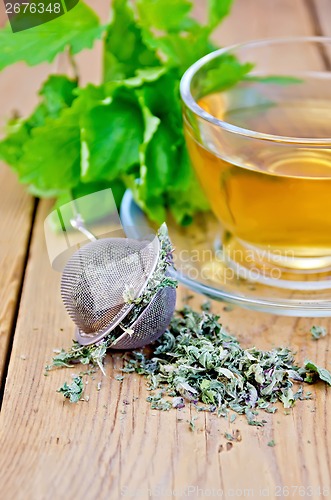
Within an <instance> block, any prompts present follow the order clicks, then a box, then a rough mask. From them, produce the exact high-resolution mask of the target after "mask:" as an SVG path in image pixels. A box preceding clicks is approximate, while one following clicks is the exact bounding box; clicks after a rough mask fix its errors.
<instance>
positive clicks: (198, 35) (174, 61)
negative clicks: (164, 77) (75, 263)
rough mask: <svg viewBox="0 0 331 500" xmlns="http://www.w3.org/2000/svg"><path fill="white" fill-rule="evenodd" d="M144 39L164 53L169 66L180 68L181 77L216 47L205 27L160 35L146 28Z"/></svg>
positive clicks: (151, 46)
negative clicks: (157, 35)
mask: <svg viewBox="0 0 331 500" xmlns="http://www.w3.org/2000/svg"><path fill="white" fill-rule="evenodd" d="M144 40H145V42H146V44H147V45H148V46H149V47H150V48H151V49H152V50H155V51H158V52H159V53H161V54H162V57H163V59H164V60H165V64H166V65H167V66H169V67H176V68H178V70H179V78H180V76H182V74H183V73H184V71H185V70H186V69H187V68H188V67H189V66H191V64H193V63H194V62H195V61H197V60H198V59H200V58H201V57H203V56H204V55H206V54H208V53H209V52H211V51H213V50H214V49H215V46H214V45H213V44H212V43H211V42H210V40H209V30H208V29H207V28H205V27H198V28H197V29H195V30H193V31H191V32H187V33H181V32H179V33H174V32H171V33H168V34H167V35H164V36H160V37H156V36H155V35H154V34H153V33H151V32H148V31H147V30H146V31H145V32H144Z"/></svg>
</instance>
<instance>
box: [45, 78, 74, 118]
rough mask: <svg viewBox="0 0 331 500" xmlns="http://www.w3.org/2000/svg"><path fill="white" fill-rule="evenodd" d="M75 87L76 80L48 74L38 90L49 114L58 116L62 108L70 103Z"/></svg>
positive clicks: (72, 99)
mask: <svg viewBox="0 0 331 500" xmlns="http://www.w3.org/2000/svg"><path fill="white" fill-rule="evenodd" d="M76 88H77V81H75V80H70V79H69V78H67V77H66V76H63V75H50V77H49V78H48V80H47V81H46V82H45V83H44V85H43V86H42V88H41V90H40V91H39V95H41V96H42V97H43V102H44V104H45V106H46V108H47V111H48V113H49V115H50V116H58V114H59V112H60V111H62V109H64V108H66V107H68V108H69V107H70V106H71V105H72V103H73V101H74V99H75V97H76V96H75V95H74V91H75V89H76Z"/></svg>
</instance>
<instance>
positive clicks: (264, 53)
mask: <svg viewBox="0 0 331 500" xmlns="http://www.w3.org/2000/svg"><path fill="white" fill-rule="evenodd" d="M329 57H330V62H331V39H329V38H323V37H315V38H300V39H278V40H268V41H258V42H249V43H247V44H242V45H238V46H235V47H232V48H229V49H221V50H218V51H216V52H213V53H212V54H209V55H208V56H206V57H204V58H203V59H201V60H199V61H198V62H197V63H195V64H194V65H193V66H192V67H191V68H190V69H189V70H188V71H187V72H186V73H185V75H184V77H183V79H182V82H181V94H182V99H183V102H184V111H183V113H184V126H185V134H186V142H187V146H188V150H189V154H190V158H191V161H192V164H193V166H194V169H195V172H196V174H197V177H198V179H199V181H200V184H201V186H202V188H203V190H204V192H205V194H206V196H207V198H208V200H209V203H210V206H211V208H212V210H213V212H214V214H215V215H216V217H217V218H218V219H219V221H220V223H221V226H222V228H223V252H224V255H225V256H226V259H227V261H228V262H229V263H230V264H231V265H232V266H235V267H236V269H237V270H238V272H239V273H241V274H242V275H243V276H246V275H247V273H246V274H245V271H247V270H252V269H254V270H256V271H257V272H256V273H255V279H256V280H262V281H264V282H265V283H267V284H270V285H276V286H282V287H287V288H293V289H296V288H297V289H315V288H327V287H329V286H330V287H331V281H330V280H331V72H330V70H329V68H330V63H329V62H328V61H329V59H328V58H329Z"/></svg>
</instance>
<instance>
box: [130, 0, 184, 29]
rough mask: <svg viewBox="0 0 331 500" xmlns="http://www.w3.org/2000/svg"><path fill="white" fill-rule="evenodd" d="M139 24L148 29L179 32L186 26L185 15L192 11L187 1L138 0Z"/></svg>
mask: <svg viewBox="0 0 331 500" xmlns="http://www.w3.org/2000/svg"><path fill="white" fill-rule="evenodd" d="M137 8H138V12H139V18H140V22H141V24H142V25H143V26H148V28H151V27H153V28H155V29H158V30H164V31H169V32H171V31H175V32H177V31H180V30H181V29H183V28H185V26H187V14H188V13H189V12H190V11H191V10H192V2H189V1H188V0H138V1H137Z"/></svg>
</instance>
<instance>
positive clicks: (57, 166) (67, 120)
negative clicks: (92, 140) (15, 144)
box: [17, 109, 80, 197]
mask: <svg viewBox="0 0 331 500" xmlns="http://www.w3.org/2000/svg"><path fill="white" fill-rule="evenodd" d="M17 171H18V174H19V177H20V180H21V182H23V183H27V184H29V185H30V192H32V193H33V194H35V195H36V196H45V197H53V196H56V195H59V194H61V193H62V192H63V190H65V189H70V188H73V187H74V186H75V185H76V184H77V183H78V182H79V179H80V129H79V125H78V123H77V116H76V114H75V113H73V112H72V110H71V109H68V110H65V111H64V112H63V113H62V114H61V116H59V118H56V119H54V120H48V121H47V123H46V124H45V125H44V126H41V127H38V128H36V129H34V130H33V132H32V134H31V138H30V140H29V141H28V142H27V143H26V144H25V145H24V146H23V156H22V159H21V162H20V164H19V167H18V169H17Z"/></svg>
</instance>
